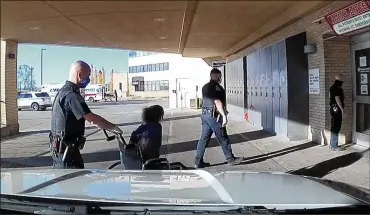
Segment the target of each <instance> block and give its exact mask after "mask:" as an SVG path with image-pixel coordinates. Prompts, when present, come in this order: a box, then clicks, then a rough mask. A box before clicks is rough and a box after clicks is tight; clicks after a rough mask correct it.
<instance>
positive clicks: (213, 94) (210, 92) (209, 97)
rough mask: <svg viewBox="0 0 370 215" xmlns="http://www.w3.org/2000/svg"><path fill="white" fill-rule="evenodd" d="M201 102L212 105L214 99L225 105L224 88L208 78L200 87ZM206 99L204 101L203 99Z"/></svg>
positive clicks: (206, 105)
mask: <svg viewBox="0 0 370 215" xmlns="http://www.w3.org/2000/svg"><path fill="white" fill-rule="evenodd" d="M202 95H203V104H205V107H208V106H213V105H214V101H215V100H220V101H221V102H222V105H223V106H226V92H225V90H224V88H223V87H222V86H221V85H220V84H219V83H218V82H217V81H214V80H210V81H209V82H208V83H207V84H205V85H204V86H203V87H202ZM204 100H206V101H204Z"/></svg>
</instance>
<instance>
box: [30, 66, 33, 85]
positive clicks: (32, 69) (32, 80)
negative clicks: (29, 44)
mask: <svg viewBox="0 0 370 215" xmlns="http://www.w3.org/2000/svg"><path fill="white" fill-rule="evenodd" d="M30 70H31V90H33V78H32V73H33V67H31V68H30Z"/></svg>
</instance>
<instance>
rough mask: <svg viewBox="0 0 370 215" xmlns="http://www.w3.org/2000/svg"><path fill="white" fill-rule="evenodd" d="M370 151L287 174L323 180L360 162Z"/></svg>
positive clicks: (353, 153)
mask: <svg viewBox="0 0 370 215" xmlns="http://www.w3.org/2000/svg"><path fill="white" fill-rule="evenodd" d="M369 150H370V149H366V150H364V151H362V152H351V153H349V154H346V155H342V156H338V157H335V158H332V159H329V160H326V161H323V162H321V163H318V164H315V165H312V166H307V167H304V168H301V169H298V170H292V171H289V172H287V173H290V174H294V175H304V176H312V177H317V178H322V177H324V176H326V175H328V174H330V173H332V172H334V171H336V170H337V169H339V168H343V167H346V166H349V165H352V164H353V163H355V162H357V161H358V160H360V159H361V158H362V157H363V156H364V154H365V153H366V152H368V151H369Z"/></svg>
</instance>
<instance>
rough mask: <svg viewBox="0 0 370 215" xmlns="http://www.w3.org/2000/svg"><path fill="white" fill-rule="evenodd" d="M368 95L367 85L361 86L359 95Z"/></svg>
mask: <svg viewBox="0 0 370 215" xmlns="http://www.w3.org/2000/svg"><path fill="white" fill-rule="evenodd" d="M368 93H369V91H368V87H367V84H366V85H361V95H367V94H368Z"/></svg>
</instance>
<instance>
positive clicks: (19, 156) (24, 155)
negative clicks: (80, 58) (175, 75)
mask: <svg viewBox="0 0 370 215" xmlns="http://www.w3.org/2000/svg"><path fill="white" fill-rule="evenodd" d="M153 104H160V105H162V106H163V107H164V108H165V112H166V113H165V119H164V121H163V122H162V126H163V134H162V135H163V140H162V149H161V154H162V156H163V157H166V158H168V160H169V161H170V162H181V163H182V164H183V165H185V166H187V167H189V168H192V167H193V166H194V156H195V149H196V145H197V141H198V138H199V135H200V131H201V128H200V119H199V113H200V111H199V110H190V109H186V110H170V109H168V108H167V107H168V106H167V104H168V101H167V100H158V101H153V100H126V101H119V102H118V103H115V102H112V103H94V104H92V105H90V108H91V110H92V111H93V112H95V113H97V114H99V115H101V116H103V117H105V118H106V119H108V120H109V121H112V122H113V123H116V124H119V126H120V127H121V128H122V129H123V131H124V133H125V134H124V135H125V138H126V139H128V138H129V135H130V134H131V132H132V131H133V130H134V129H135V128H136V127H138V126H139V124H140V123H141V122H140V115H141V110H142V108H143V107H145V106H149V105H153ZM50 118H51V111H50V109H48V110H46V111H38V112H36V111H20V112H19V124H20V130H21V132H20V134H18V135H16V136H12V137H9V138H5V139H3V140H2V142H1V166H2V168H14V167H28V168H50V165H51V158H50V155H49V151H48V133H49V129H50ZM227 128H228V133H229V137H230V140H231V143H232V147H233V151H234V153H235V155H236V156H243V157H244V158H245V161H244V162H243V163H242V164H241V165H238V166H228V165H227V164H226V163H225V160H224V156H223V154H222V151H221V148H220V147H219V145H218V143H217V141H216V140H215V139H214V138H212V140H211V142H210V144H209V147H208V148H207V150H206V154H205V158H204V159H205V161H207V162H210V163H211V164H212V166H211V167H210V168H207V170H209V171H221V170H246V171H258V172H259V171H277V172H289V173H293V174H299V175H310V176H315V177H323V178H328V179H334V180H338V181H343V182H346V183H350V184H355V185H359V186H363V187H367V188H369V187H370V184H369V180H370V178H369V151H368V150H366V149H358V148H353V147H350V148H347V150H345V151H343V152H333V151H330V150H329V149H328V148H327V147H321V146H320V145H317V144H316V143H313V142H310V141H308V140H306V141H288V140H287V139H285V138H283V137H279V136H273V135H271V134H269V133H267V132H265V131H263V130H260V129H258V128H255V127H254V126H253V125H251V124H249V123H247V122H238V121H233V119H230V122H229V124H228V127H227ZM86 136H87V143H86V146H85V148H84V149H83V150H82V154H83V158H84V161H85V166H86V167H87V168H101V169H105V168H107V167H108V166H109V165H110V164H112V163H113V162H114V161H116V160H117V159H119V155H118V146H117V143H116V142H115V141H111V142H107V141H106V139H105V136H104V134H103V132H102V131H101V130H100V129H98V128H96V127H94V126H91V125H89V124H87V129H86Z"/></svg>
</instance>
